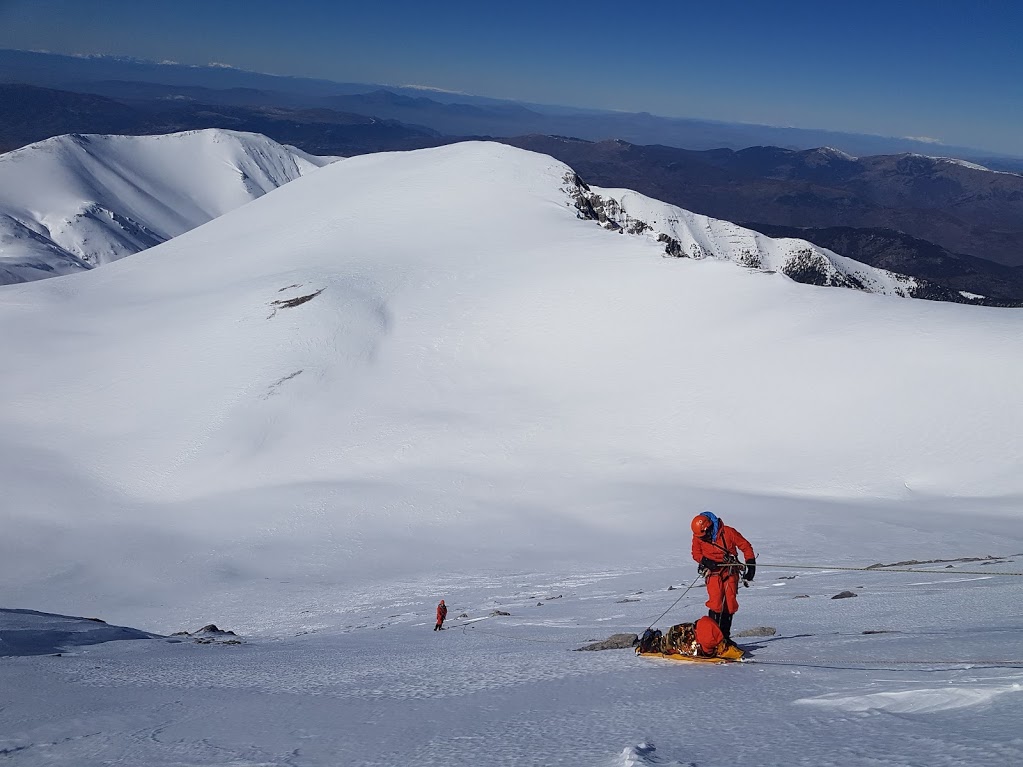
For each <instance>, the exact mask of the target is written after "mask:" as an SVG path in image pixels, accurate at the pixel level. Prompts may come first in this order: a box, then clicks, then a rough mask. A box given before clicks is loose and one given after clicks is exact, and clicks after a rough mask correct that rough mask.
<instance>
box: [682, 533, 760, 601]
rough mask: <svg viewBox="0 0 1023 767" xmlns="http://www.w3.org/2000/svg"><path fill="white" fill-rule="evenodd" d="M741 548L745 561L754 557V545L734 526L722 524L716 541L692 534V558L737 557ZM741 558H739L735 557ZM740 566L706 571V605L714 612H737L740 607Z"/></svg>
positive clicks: (722, 560) (719, 560) (716, 559)
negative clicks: (707, 572) (738, 595)
mask: <svg viewBox="0 0 1023 767" xmlns="http://www.w3.org/2000/svg"><path fill="white" fill-rule="evenodd" d="M737 551H741V552H742V555H743V556H744V557H745V558H746V561H749V560H751V559H755V558H756V555H755V554H754V553H753V547H752V546H751V545H750V543H749V541H747V540H746V539H745V538H743V537H742V534H741V533H740V532H739V531H738V530H736V529H735V528H734V527H729V526H728V525H721V529H720V530H718V535H717V538H715V539H714V541H713V543H711V542H710V541H704V540H702V539H701V538H697V537H696V536H695V535H694V536H693V559H694V560H695V561H696V562H699V561H700V560H701V559H703V558H704V557H707V559H710V560H712V561H714V562H724V561H725V553H726V552H727V553H728V554H729V555H730V556H732V557H736V558H737V556H738V555H737V553H736V552H737ZM736 561H738V560H736ZM738 593H739V568H738V567H719V568H718V569H716V570H712V571H711V572H710V573H709V574H708V575H707V607H708V608H709V609H711V610H714V611H715V612H727V613H735V612H738V610H739V600H738V599H736V595H737V594H738Z"/></svg>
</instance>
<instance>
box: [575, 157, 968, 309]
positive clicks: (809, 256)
mask: <svg viewBox="0 0 1023 767" xmlns="http://www.w3.org/2000/svg"><path fill="white" fill-rule="evenodd" d="M566 182H567V184H568V186H567V190H568V192H569V194H570V195H571V196H572V197H573V199H574V200H575V204H576V208H577V209H578V211H579V215H580V216H581V217H583V218H586V219H590V220H594V221H597V222H599V223H600V224H601V226H604V227H606V228H608V229H612V230H614V231H618V232H623V233H627V234H633V235H643V236H646V237H652V238H654V239H655V240H657V242H660V243H663V244H664V252H665V253H666V254H667V255H669V256H674V257H676V258H695V259H701V258H716V259H719V260H722V261H731V262H732V263H735V264H739V265H740V266H744V267H746V268H748V269H757V270H761V271H767V272H782V273H783V274H785V275H787V276H789V277H791V278H793V279H794V280H796V281H798V282H804V283H808V284H811V285H826V286H833V287H842V288H854V289H856V290H863V291H866V292H868V293H880V294H882V295H888V296H900V297H902V298H912V297H913V296H914V295H915V294H916V291H917V288H918V282H917V280H916V279H914V278H913V277H909V276H906V275H904V274H896V273H895V272H890V271H888V270H886V269H878V268H876V267H873V266H868V265H867V264H863V263H860V262H859V261H854V260H852V259H851V258H846V257H845V256H840V255H838V254H837V253H835V252H833V251H830V250H828V249H826V248H820V247H818V246H816V245H814V244H813V243H811V242H807V241H806V240H798V239H791V238H785V239H774V238H771V237H767V236H766V235H763V234H761V233H759V232H755V231H753V230H752V229H744V228H743V227H741V226H738V225H736V224H733V223H731V222H729V221H721V220H719V219H715V218H709V217H707V216H702V215H700V214H698V213H691V212H690V211H688V210H683V209H682V208H679V207H676V206H674V205H668V204H667V203H664V202H660V201H659V200H654V199H651V198H649V197H646V196H644V195H641V194H639V193H638V192H633V191H631V190H629V189H602V188H600V187H592V188H591V187H590V186H589V185H588V184H586V183H585V182H583V181H582V180H581V179H580V178H578V176H575V175H574V174H573V175H572V176H570V177H568V178H566ZM979 298H982V296H979Z"/></svg>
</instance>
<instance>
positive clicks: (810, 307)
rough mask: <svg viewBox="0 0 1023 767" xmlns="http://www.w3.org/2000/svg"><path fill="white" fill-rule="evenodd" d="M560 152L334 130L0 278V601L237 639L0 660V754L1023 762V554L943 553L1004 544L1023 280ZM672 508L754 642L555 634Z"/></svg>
mask: <svg viewBox="0 0 1023 767" xmlns="http://www.w3.org/2000/svg"><path fill="white" fill-rule="evenodd" d="M567 172H568V169H567V168H566V167H565V166H563V165H561V164H560V163H557V162H555V161H553V160H551V159H550V158H546V157H542V156H539V155H534V154H530V153H526V152H522V151H519V150H515V149H511V148H508V147H501V146H497V145H493V144H463V145H458V146H453V147H446V148H442V149H437V150H429V151H424V152H415V153H408V154H400V153H394V154H384V155H375V156H367V157H361V158H354V159H351V160H345V161H344V162H342V163H339V164H336V165H333V166H330V167H327V168H324V169H322V170H318V171H317V172H315V173H312V174H310V175H308V176H305V177H303V178H299V179H297V180H295V181H293V182H291V183H289V184H287V185H286V186H284V187H282V188H280V189H278V190H276V191H273V192H271V193H269V194H267V195H265V196H263V197H261V198H260V199H258V200H256V201H255V202H252V203H250V204H247V205H244V206H243V207H241V208H238V209H237V210H235V211H233V212H231V213H228V214H226V215H224V216H222V217H221V218H218V219H216V220H214V221H212V222H210V223H209V224H206V225H203V226H200V227H199V228H197V229H195V230H193V231H191V232H189V233H187V234H185V235H182V236H180V237H178V238H175V239H174V240H171V241H170V242H167V243H165V244H162V245H159V246H157V247H155V248H152V249H150V250H148V251H146V252H144V253H141V254H138V255H136V256H132V257H131V258H127V259H122V260H120V261H117V262H116V263H113V264H109V265H107V266H104V267H103V268H102V269H98V270H95V271H90V272H88V273H85V274H81V275H77V276H74V277H70V278H57V279H53V280H46V281H43V282H38V283H33V284H30V285H17V286H8V287H5V288H3V289H2V290H0V327H2V328H3V330H4V332H3V333H0V486H2V487H3V488H4V501H3V505H2V506H0V529H2V531H3V535H2V536H0V583H2V584H3V587H2V588H3V591H2V605H3V606H4V607H8V608H26V609H32V610H39V611H46V612H52V613H60V614H63V615H87V616H95V617H99V618H103V619H104V620H107V621H110V622H111V623H116V624H120V625H123V626H131V627H134V628H136V629H140V630H143V631H146V632H154V633H159V634H163V635H168V634H171V633H172V632H176V631H179V630H194V629H196V628H198V627H199V626H201V625H203V624H205V623H209V622H215V623H217V624H218V625H220V626H221V627H222V628H228V629H233V630H235V631H238V632H239V633H240V634H241V635H242V636H243V638H244V639H245V641H246V643H245V644H242V645H223V644H205V645H200V644H195V643H193V642H191V641H189V640H188V639H183V641H178V642H175V643H169V642H168V641H167V640H165V639H155V640H136V641H131V642H117V643H109V644H102V645H92V646H85V647H79V646H75V645H71V646H69V647H68V649H67V652H64V653H62V654H61V656H60V657H52V656H51V655H40V656H33V657H29V656H15V657H6V658H3V659H0V754H2V756H0V759H2V758H6V759H7V760H8V761H11V762H12V763H14V764H19V765H20V764H26V765H33V764H68V765H72V764H73V765H76V766H78V765H100V764H112V763H113V764H146V765H185V764H189V765H227V764H231V765H265V764H274V765H295V766H300V765H338V764H374V765H405V764H422V765H428V764H445V765H447V764H465V765H487V764H509V765H511V764H515V765H521V764H536V765H546V764H565V765H633V764H666V765H689V764H695V765H725V764H738V763H750V764H764V765H775V764H776V765H793V764H796V765H802V764H805V765H859V764H870V765H953V764H970V765H986V764H992V765H994V764H999V765H1001V764H1014V763H1016V762H1019V761H1021V757H1023V735H1021V734H1020V731H1019V727H1018V723H1019V721H1020V720H1021V719H1023V703H1021V701H1023V698H1021V695H1020V692H1019V690H1018V688H1017V687H1016V686H1015V685H1017V684H1019V683H1020V681H1021V676H1023V669H1020V668H1018V666H1019V665H1020V664H1019V661H1020V660H1021V658H1023V646H1021V640H1020V639H1019V636H1020V629H1021V628H1023V614H1021V608H1020V605H1021V604H1023V599H1021V598H1020V597H1021V595H1023V590H1021V585H1020V582H1021V580H1023V579H1020V578H1015V577H984V576H981V575H974V574H972V571H978V572H981V573H984V575H986V574H987V573H988V572H989V571H991V572H994V571H998V570H1001V571H1004V572H1014V571H1015V572H1020V571H1023V562H1021V558H1019V557H1018V555H1019V554H1020V553H1021V552H1023V525H1021V513H1020V505H1021V499H1023V476H1021V474H1020V472H1019V457H1020V455H1021V454H1023V444H1021V439H1023V438H1021V435H1023V422H1021V412H1020V397H1019V381H1020V380H1023V314H1021V313H1018V312H1015V311H1011V310H997V309H983V308H977V307H968V306H956V305H951V304H938V303H932V302H922V301H908V300H899V299H893V298H886V297H883V296H872V295H866V294H863V293H858V292H854V291H849V290H838V289H833V288H814V287H810V286H805V285H799V284H796V283H793V282H791V281H790V280H788V279H787V278H785V277H783V276H782V275H779V274H774V275H769V274H764V273H758V272H751V271H747V270H743V269H738V268H736V267H735V266H734V265H733V264H729V263H723V262H718V261H713V260H706V261H692V260H685V259H666V258H663V256H662V254H663V248H662V247H661V246H659V245H658V244H657V243H656V242H654V241H651V240H648V239H645V238H643V237H630V236H627V235H619V234H616V233H613V232H609V231H606V230H604V229H601V228H600V227H598V226H595V225H594V224H593V222H591V221H583V220H579V219H578V218H577V217H576V212H575V209H574V208H573V206H572V205H571V202H570V201H569V200H568V199H567V197H566V195H565V193H564V191H563V187H564V179H565V175H566V173H567ZM705 508H710V509H713V510H715V511H716V512H718V513H719V514H720V515H721V516H722V517H724V518H725V520H726V521H727V522H728V523H730V524H734V525H735V526H737V527H738V528H739V529H740V530H741V531H742V532H743V533H744V534H745V535H746V536H747V537H748V538H749V539H750V540H751V541H752V542H753V544H754V546H755V547H756V549H757V551H758V554H759V558H760V561H761V562H762V563H763V564H762V566H761V571H760V573H759V574H758V576H757V579H756V582H755V586H754V588H752V589H748V590H744V591H743V592H742V594H741V604H742V609H741V611H740V613H739V615H738V616H737V617H736V623H735V628H736V629H737V630H742V629H743V628H747V627H751V626H759V625H768V626H774V627H777V629H778V631H779V635H778V636H777V637H773V638H768V639H759V640H751V641H753V644H752V645H751V647H752V650H753V653H754V656H755V658H756V660H757V661H758V662H759V663H760V665H757V664H743V665H733V666H728V667H711V668H706V667H685V666H679V665H672V664H668V663H663V662H655V661H649V660H642V659H638V658H636V657H635V656H633V655H632V654H631V653H630V652H629V651H607V652H598V653H574V652H570V650H572V649H574V648H576V647H579V646H581V645H582V644H585V643H586V642H587V641H588V640H592V639H602V638H605V637H606V636H608V635H610V634H613V633H617V632H621V631H633V632H639V631H640V630H642V629H643V628H644V627H645V626H646V625H647V624H648V623H649V622H650V621H652V620H653V619H654V618H656V617H657V616H658V615H659V614H660V613H661V612H663V611H664V610H665V609H667V608H668V607H669V606H670V605H671V603H672V602H673V601H674V600H675V599H676V598H677V596H678V595H680V594H681V591H678V590H675V591H668V590H667V588H668V586H669V585H675V586H679V585H682V584H688V583H690V582H691V581H692V579H693V578H694V577H695V572H694V563H692V562H691V561H690V560H689V556H688V552H687V549H688V546H689V531H688V521H689V519H690V518H691V516H692V515H693V514H694V513H696V512H698V511H700V510H702V509H705ZM987 555H996V556H1001V557H1007V558H1008V559H1007V560H1006V561H1004V562H999V563H995V564H985V563H977V562H974V563H957V564H955V565H953V567H952V568H951V569H948V570H946V569H945V567H944V565H940V564H939V565H936V566H930V567H931V569H932V570H934V571H936V572H934V573H933V574H932V573H928V574H926V575H920V574H917V573H904V574H890V573H889V574H883V573H877V572H845V571H838V570H834V571H818V570H813V569H810V568H805V569H802V570H801V569H795V570H791V569H785V568H780V567H777V568H772V567H771V564H772V563H776V564H795V565H798V564H806V565H814V564H822V565H834V566H865V565H868V564H871V563H874V562H896V561H900V560H909V559H920V560H924V559H934V558H954V557H962V556H987ZM957 570H958V571H962V572H956V571H957ZM793 575H795V576H796V578H795V579H792V580H788V579H783V578H789V577H791V576H793ZM843 590H851V591H853V592H854V593H856V594H858V597H857V598H853V599H844V600H831V599H830V598H829V597H831V596H832V595H834V594H836V593H838V592H840V591H843ZM638 592H642V593H638ZM559 595H560V596H561V598H560V599H550V598H551V597H556V596H559ZM802 595H806V598H799V599H797V598H796V597H800V596H802ZM442 597H443V598H444V599H446V600H447V602H448V604H449V605H450V606H451V613H450V618H451V621H450V622H451V623H452V624H457V623H459V622H460V621H461V620H465V619H458V618H457V617H455V616H458V615H460V614H462V613H463V612H464V613H466V614H467V615H469V616H470V618H477V617H481V618H485V619H484V620H481V621H478V622H476V623H472V624H469V625H467V626H465V627H464V628H459V627H454V626H453V627H452V628H451V629H450V630H448V631H445V632H440V633H436V632H433V631H431V624H432V613H433V608H434V606H435V605H436V602H437V600H438V599H440V598H442ZM626 598H628V599H636V600H638V601H635V602H620V600H623V599H626ZM541 603H542V606H540V604H541ZM496 608H501V609H502V610H504V611H507V612H510V613H511V615H510V616H495V617H488V616H489V615H490V613H491V611H492V610H494V609H496ZM703 610H705V608H704V607H703V603H702V598H701V596H700V595H699V594H698V592H697V591H696V590H694V591H693V592H690V593H689V594H688V595H687V596H686V597H684V599H683V600H682V602H681V603H680V604H679V605H678V606H676V607H675V609H674V610H673V611H672V612H671V613H669V615H668V616H667V617H666V618H664V619H663V620H662V621H661V623H660V625H661V627H664V626H665V625H667V624H668V623H670V622H674V621H679V620H692V619H694V618H695V617H697V616H698V615H699V614H700V613H701V612H702V611H703ZM4 620H5V621H7V620H10V619H9V618H7V617H5V618H4ZM3 630H4V627H2V626H0V631H3ZM863 631H893V632H896V633H890V634H889V633H885V634H862V633H861V632H863ZM1006 661H1014V662H1015V663H1006ZM896 662H897V663H896ZM774 664H785V665H774ZM788 664H792V665H788ZM651 744H652V746H651Z"/></svg>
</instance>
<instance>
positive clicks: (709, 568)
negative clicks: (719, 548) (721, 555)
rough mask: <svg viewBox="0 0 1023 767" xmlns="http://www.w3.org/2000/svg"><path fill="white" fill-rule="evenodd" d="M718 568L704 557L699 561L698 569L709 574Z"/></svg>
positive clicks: (717, 565) (716, 564)
mask: <svg viewBox="0 0 1023 767" xmlns="http://www.w3.org/2000/svg"><path fill="white" fill-rule="evenodd" d="M719 566H720V565H719V564H718V563H717V562H715V561H714V560H713V559H711V558H710V557H704V558H703V559H701V560H700V567H702V568H703V569H704V570H706V571H708V572H711V573H712V572H714V571H715V570H717V569H718V567H719Z"/></svg>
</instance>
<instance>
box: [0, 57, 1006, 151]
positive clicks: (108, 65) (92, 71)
mask: <svg viewBox="0 0 1023 767" xmlns="http://www.w3.org/2000/svg"><path fill="white" fill-rule="evenodd" d="M0 82H7V83H27V84H33V85H39V86H45V87H49V88H58V89H63V90H70V91H77V92H87V93H96V94H100V95H105V96H108V97H111V98H115V99H118V100H125V99H127V100H131V99H146V100H151V99H179V98H187V99H192V100H195V101H197V102H201V103H205V104H216V105H220V106H250V107H251V106H274V107H288V108H298V109H306V108H329V109H336V110H340V111H347V112H355V113H357V114H371V115H373V116H374V117H378V118H382V119H392V120H398V121H401V122H405V123H410V124H413V125H420V126H425V127H427V128H430V129H432V130H434V131H438V132H439V133H443V134H445V135H450V136H499V137H510V136H519V135H524V134H529V133H542V134H552V135H565V136H576V137H579V138H584V139H588V140H603V139H609V138H620V139H623V140H625V141H629V142H631V143H636V144H664V145H667V146H675V147H683V148H687V149H717V148H721V147H726V148H731V149H742V148H745V147H750V146H781V147H786V148H792V149H810V148H814V147H818V146H834V147H838V148H839V149H842V150H843V151H846V152H849V153H851V154H854V155H870V154H894V153H899V152H918V153H922V154H934V153H936V152H940V153H941V154H950V155H954V156H956V157H962V158H965V159H969V160H974V161H980V162H983V163H984V164H986V165H988V166H990V167H998V168H999V169H1005V170H1023V158H1011V157H997V156H994V153H992V152H985V151H983V150H977V149H971V148H968V147H951V146H947V147H946V146H935V145H934V144H932V143H927V142H922V141H916V140H913V139H908V138H900V137H886V136H871V135H863V134H856V133H842V132H837V131H825V130H813V129H804V128H787V127H776V126H769V125H752V124H746V123H728V122H720V121H715V120H703V119H689V118H671V117H661V116H658V115H652V114H648V113H645V112H639V113H632V112H614V111H609V110H597V109H580V108H573V107H565V106H555V105H543V104H533V103H524V102H516V101H506V100H501V99H493V98H486V97H480V96H471V95H468V94H460V93H447V92H443V91H434V90H424V89H421V88H412V87H400V86H398V87H395V86H385V85H380V84H371V83H339V82H333V81H330V80H320V79H313V78H303V77H281V76H277V75H269V74H262V73H258V72H246V71H244V70H240V69H234V68H233V67H227V66H205V67H201V66H184V65H181V64H176V63H172V62H169V63H156V62H152V61H140V60H137V59H128V58H117V57H111V56H92V57H79V56H63V55H58V54H50V53H37V52H30V51H17V50H0ZM366 110H369V111H366ZM1003 164H1004V167H1003Z"/></svg>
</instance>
